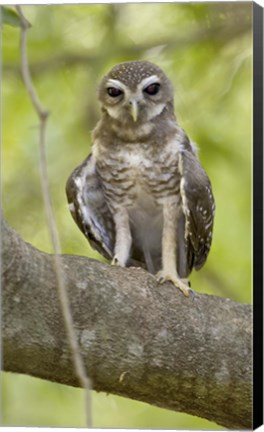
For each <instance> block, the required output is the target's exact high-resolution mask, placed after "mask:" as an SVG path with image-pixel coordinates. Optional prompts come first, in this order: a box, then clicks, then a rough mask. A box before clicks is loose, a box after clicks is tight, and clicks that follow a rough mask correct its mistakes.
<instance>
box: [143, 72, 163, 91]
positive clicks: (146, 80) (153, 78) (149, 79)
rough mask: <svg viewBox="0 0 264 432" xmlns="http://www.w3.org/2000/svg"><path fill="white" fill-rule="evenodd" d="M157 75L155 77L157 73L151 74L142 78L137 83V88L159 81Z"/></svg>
mask: <svg viewBox="0 0 264 432" xmlns="http://www.w3.org/2000/svg"><path fill="white" fill-rule="evenodd" d="M159 82H160V80H159V77H157V75H151V76H149V77H147V78H144V79H143V80H142V81H141V83H140V84H139V85H138V88H139V89H141V90H142V89H144V88H146V87H148V86H149V85H150V84H154V83H159Z"/></svg>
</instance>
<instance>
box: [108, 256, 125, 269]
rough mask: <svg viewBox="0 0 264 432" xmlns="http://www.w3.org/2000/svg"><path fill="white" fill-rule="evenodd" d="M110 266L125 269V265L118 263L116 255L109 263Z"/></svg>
mask: <svg viewBox="0 0 264 432" xmlns="http://www.w3.org/2000/svg"><path fill="white" fill-rule="evenodd" d="M111 265H115V266H119V267H125V266H126V265H125V263H123V262H122V261H120V259H119V258H118V257H117V256H116V255H115V256H114V258H113V260H112V262H111Z"/></svg>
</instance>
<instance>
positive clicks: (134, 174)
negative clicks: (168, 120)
mask: <svg viewBox="0 0 264 432" xmlns="http://www.w3.org/2000/svg"><path fill="white" fill-rule="evenodd" d="M160 150H161V151H160ZM160 150H159V151H155V149H153V148H151V147H150V146H148V145H146V144H138V145H137V144H131V145H124V146H123V147H119V148H115V149H113V150H112V151H111V152H108V153H107V154H106V153H104V152H101V153H100V156H99V157H97V160H96V166H97V170H98V173H99V175H100V178H101V180H102V184H103V188H104V190H105V196H106V199H107V200H108V202H110V203H111V206H113V205H114V204H117V205H119V204H122V205H125V206H127V207H133V206H135V205H139V206H140V207H144V206H147V207H152V206H155V205H162V200H163V198H164V197H167V196H168V195H172V194H177V192H178V190H179V181H180V176H179V173H178V149H177V146H176V145H172V144H171V145H168V146H164V147H163V149H160Z"/></svg>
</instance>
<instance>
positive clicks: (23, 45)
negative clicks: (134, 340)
mask: <svg viewBox="0 0 264 432" xmlns="http://www.w3.org/2000/svg"><path fill="white" fill-rule="evenodd" d="M16 10H17V12H18V14H19V18H20V23H21V34H20V56H21V72H22V76H23V80H24V84H25V87H26V90H27V92H28V94H29V97H30V99H31V102H32V105H33V107H34V109H35V111H36V113H37V116H38V118H39V167H40V180H41V188H42V195H43V200H44V207H45V212H46V217H47V224H48V229H49V234H50V239H51V243H52V247H53V251H54V255H53V256H54V269H55V274H56V286H57V289H58V295H59V300H60V304H61V309H62V314H63V318H64V323H65V328H66V334H67V337H68V342H69V345H70V348H71V352H72V357H73V362H74V366H75V371H76V375H77V377H78V379H79V382H80V385H81V386H82V387H83V388H84V390H85V413H86V424H87V427H92V410H91V406H92V404H91V382H90V379H89V377H88V375H87V373H86V370H85V367H84V362H83V359H82V356H81V353H80V349H79V345H78V341H77V338H76V333H75V330H74V322H73V318H72V314H71V308H70V303H69V299H68V294H67V288H66V282H65V279H64V275H63V269H62V265H61V261H60V254H61V246H60V239H59V235H58V230H57V227H56V222H55V217H54V211H53V207H52V202H51V197H50V193H49V181H48V172H47V161H46V145H45V143H46V128H47V120H48V116H49V112H48V110H46V109H45V108H44V107H43V106H42V104H41V102H40V100H39V98H38V95H37V93H36V91H35V89H34V85H33V82H32V79H31V74H30V70H29V65H28V56H27V31H28V29H29V27H30V24H29V22H28V21H27V20H26V18H25V16H24V14H23V12H22V8H21V6H16Z"/></svg>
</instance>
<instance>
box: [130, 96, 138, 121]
mask: <svg viewBox="0 0 264 432" xmlns="http://www.w3.org/2000/svg"><path fill="white" fill-rule="evenodd" d="M129 105H130V113H131V116H132V119H133V120H134V122H136V121H137V118H138V102H137V101H136V100H135V99H131V100H130V101H129Z"/></svg>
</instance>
